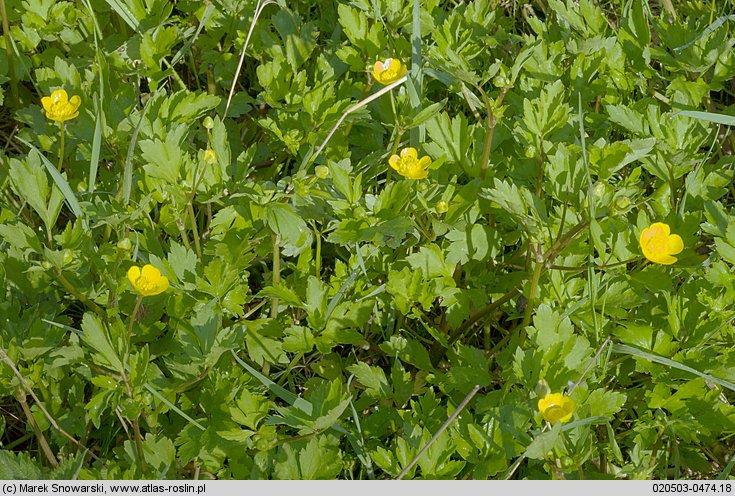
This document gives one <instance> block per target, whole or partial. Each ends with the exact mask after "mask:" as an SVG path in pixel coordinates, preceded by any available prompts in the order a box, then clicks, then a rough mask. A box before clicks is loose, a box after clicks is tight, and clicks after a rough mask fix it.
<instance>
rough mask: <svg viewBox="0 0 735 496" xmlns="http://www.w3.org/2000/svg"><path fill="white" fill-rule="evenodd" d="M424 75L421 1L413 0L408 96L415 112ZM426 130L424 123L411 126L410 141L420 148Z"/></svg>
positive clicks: (419, 106) (421, 90) (417, 107)
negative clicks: (422, 66)
mask: <svg viewBox="0 0 735 496" xmlns="http://www.w3.org/2000/svg"><path fill="white" fill-rule="evenodd" d="M422 87H423V75H422V73H421V1H420V0H413V19H412V21H411V72H410V74H409V80H408V85H407V88H408V97H409V99H410V100H411V106H412V107H413V110H414V112H419V111H420V110H421V101H422V98H421V95H422V94H423V88H422ZM425 134H426V130H425V127H424V125H423V124H422V125H419V126H418V127H414V128H411V131H410V135H409V142H410V144H411V146H412V147H413V148H418V147H419V144H420V143H421V142H423V141H424V137H425Z"/></svg>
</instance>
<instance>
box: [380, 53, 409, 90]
mask: <svg viewBox="0 0 735 496" xmlns="http://www.w3.org/2000/svg"><path fill="white" fill-rule="evenodd" d="M405 75H406V66H405V65H403V64H401V61H400V60H398V59H385V62H381V61H377V62H375V65H373V77H374V78H375V80H376V81H378V82H379V83H381V84H384V85H386V86H387V85H389V84H391V83H395V82H396V81H398V80H399V79H401V78H402V77H403V76H405Z"/></svg>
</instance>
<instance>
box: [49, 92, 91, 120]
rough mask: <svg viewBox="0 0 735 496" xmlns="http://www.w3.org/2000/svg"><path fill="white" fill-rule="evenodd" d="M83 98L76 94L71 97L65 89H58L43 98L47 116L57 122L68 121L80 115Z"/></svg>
mask: <svg viewBox="0 0 735 496" xmlns="http://www.w3.org/2000/svg"><path fill="white" fill-rule="evenodd" d="M81 104H82V100H81V99H80V98H79V96H77V95H74V96H73V97H71V99H70V98H69V95H67V94H66V91H65V90H56V91H54V92H53V93H51V96H45V97H43V98H41V105H43V110H44V111H45V112H46V117H47V118H49V119H51V120H52V121H56V122H66V121H69V120H71V119H73V118H75V117H76V116H78V115H79V106H80V105H81Z"/></svg>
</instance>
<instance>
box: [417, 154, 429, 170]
mask: <svg viewBox="0 0 735 496" xmlns="http://www.w3.org/2000/svg"><path fill="white" fill-rule="evenodd" d="M430 165H431V157H429V156H426V157H421V160H419V167H421V168H422V169H424V170H426V169H428V168H429V166H430Z"/></svg>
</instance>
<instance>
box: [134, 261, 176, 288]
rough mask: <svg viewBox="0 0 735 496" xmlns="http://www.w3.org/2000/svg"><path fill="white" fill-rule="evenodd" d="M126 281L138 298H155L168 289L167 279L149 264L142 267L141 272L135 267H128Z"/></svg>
mask: <svg viewBox="0 0 735 496" xmlns="http://www.w3.org/2000/svg"><path fill="white" fill-rule="evenodd" d="M128 280H129V281H130V284H131V285H132V286H133V289H134V290H135V291H136V292H137V293H138V294H139V295H140V296H155V295H157V294H161V293H163V292H164V291H166V289H168V278H167V277H166V276H162V275H161V271H160V270H158V269H157V268H155V267H154V266H152V265H151V264H146V265H144V266H143V269H142V270H141V268H140V267H137V266H135V265H133V266H132V267H130V269H128Z"/></svg>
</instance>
